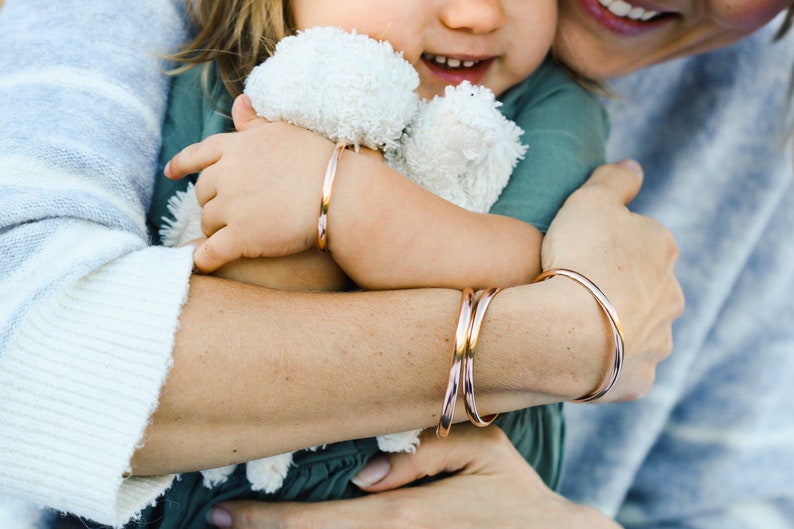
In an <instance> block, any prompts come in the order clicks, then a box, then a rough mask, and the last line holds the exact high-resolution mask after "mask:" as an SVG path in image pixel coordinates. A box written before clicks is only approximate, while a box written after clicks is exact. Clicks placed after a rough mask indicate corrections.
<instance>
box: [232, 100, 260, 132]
mask: <svg viewBox="0 0 794 529" xmlns="http://www.w3.org/2000/svg"><path fill="white" fill-rule="evenodd" d="M232 121H234V128H235V129H236V130H237V132H242V131H244V130H247V129H249V128H251V127H253V126H255V125H261V124H263V123H268V121H267V120H266V119H265V118H262V117H259V116H257V114H256V110H254V107H253V106H252V105H251V98H250V97H248V96H247V95H246V94H240V95H239V96H237V98H236V99H235V100H234V104H233V105H232Z"/></svg>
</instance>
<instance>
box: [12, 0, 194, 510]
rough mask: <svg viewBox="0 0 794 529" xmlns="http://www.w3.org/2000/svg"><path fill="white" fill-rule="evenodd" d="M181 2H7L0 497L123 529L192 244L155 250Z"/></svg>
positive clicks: (148, 487) (137, 487)
mask: <svg viewBox="0 0 794 529" xmlns="http://www.w3.org/2000/svg"><path fill="white" fill-rule="evenodd" d="M181 6H182V2H181V1H179V0H173V1H171V0H140V1H136V2H123V1H120V0H102V1H101V2H97V1H93V0H74V1H71V2H69V3H68V4H63V3H60V2H50V1H45V0H7V1H6V2H5V5H4V6H3V8H2V9H1V10H0V72H2V75H1V76H0V425H2V426H0V491H2V492H3V493H4V494H7V495H9V496H14V497H16V498H18V499H20V500H24V501H27V502H30V503H33V504H41V505H47V506H49V507H52V508H54V509H56V510H61V511H69V512H73V513H77V514H79V515H81V516H85V517H87V518H90V519H93V520H97V521H99V522H102V523H105V524H109V525H121V524H123V523H125V522H127V521H128V520H129V519H130V518H131V517H134V516H135V515H136V514H137V513H138V512H139V511H140V510H141V509H142V508H143V507H145V506H146V505H148V504H150V503H151V502H152V501H154V499H155V498H157V496H159V495H160V494H161V493H162V492H163V491H164V490H165V489H166V488H167V487H168V486H169V484H170V483H171V481H172V477H171V476H161V477H152V478H130V479H124V478H123V477H122V475H123V474H124V472H125V471H127V470H128V465H129V459H130V456H131V455H132V453H133V451H134V449H135V447H136V445H137V444H138V443H139V442H141V440H142V439H141V438H142V436H143V433H144V430H145V428H146V426H147V423H148V420H149V416H150V414H151V413H152V411H153V410H154V409H155V407H156V406H157V400H158V395H159V391H160V388H161V386H162V384H163V382H164V380H165V377H166V375H167V373H168V369H169V367H170V366H171V350H172V347H173V341H174V333H175V330H176V328H177V322H178V320H177V317H178V315H179V311H180V308H181V306H182V304H183V302H184V300H185V297H186V293H187V288H188V278H189V275H190V270H191V266H192V256H191V250H190V249H189V248H187V249H171V248H155V247H150V246H149V237H148V234H147V231H146V225H145V222H144V219H145V212H146V209H147V207H148V205H149V200H150V193H151V190H152V185H153V179H154V178H155V174H154V173H155V164H156V154H157V151H158V149H159V145H160V130H161V120H162V116H163V111H164V108H165V104H166V99H167V97H166V96H167V87H168V84H167V79H166V77H165V76H164V75H163V71H164V68H165V67H166V65H165V64H164V62H163V61H161V60H160V59H159V58H158V57H159V56H161V55H162V54H164V53H167V52H169V51H172V50H174V49H175V46H176V45H177V44H179V43H180V41H182V40H183V39H184V37H185V34H186V33H185V32H186V28H185V26H184V22H185V19H184V14H183V13H182V12H181V9H182V7H181Z"/></svg>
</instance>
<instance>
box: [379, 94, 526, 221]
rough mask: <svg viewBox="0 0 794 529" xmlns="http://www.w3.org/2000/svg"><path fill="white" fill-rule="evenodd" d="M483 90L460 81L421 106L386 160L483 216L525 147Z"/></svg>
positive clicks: (513, 126)
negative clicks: (441, 94)
mask: <svg viewBox="0 0 794 529" xmlns="http://www.w3.org/2000/svg"><path fill="white" fill-rule="evenodd" d="M500 105H501V103H499V102H498V101H496V99H495V98H494V96H493V92H491V91H490V90H489V89H488V88H486V87H484V86H473V85H472V84H470V83H468V82H464V83H462V84H460V85H458V86H448V87H446V89H445V93H444V97H435V98H433V99H432V100H431V101H429V102H427V103H425V104H423V106H422V107H421V108H420V110H419V112H418V113H417V115H416V117H415V119H414V121H413V122H412V123H411V124H409V126H408V128H407V130H406V132H405V135H404V136H403V138H402V139H401V142H400V144H399V145H398V147H397V149H396V151H395V152H388V153H387V157H386V159H387V161H388V162H389V164H390V165H391V166H392V167H394V168H395V169H397V170H399V171H401V172H403V174H405V175H407V176H408V177H409V178H411V180H413V181H414V182H416V183H418V184H420V185H422V186H423V187H425V188H426V189H428V190H430V191H432V192H434V193H436V194H437V195H439V196H441V197H443V198H445V199H447V200H449V201H450V202H454V203H455V204H457V205H458V206H461V207H464V208H466V209H469V210H472V211H477V212H480V213H484V212H487V211H488V210H489V209H490V207H491V206H492V205H493V203H494V202H496V199H497V198H499V194H500V193H501V192H502V189H503V188H504V186H505V185H506V184H507V181H508V180H509V179H510V175H511V173H512V172H513V168H515V166H516V164H517V163H518V161H519V160H520V159H521V158H523V156H524V154H525V153H526V150H527V147H526V146H525V145H523V144H522V143H521V134H523V131H522V130H521V128H520V127H518V125H516V124H515V123H513V122H512V121H510V120H508V119H507V118H505V117H504V116H503V115H502V114H501V113H500V112H499V110H498V109H499V106H500Z"/></svg>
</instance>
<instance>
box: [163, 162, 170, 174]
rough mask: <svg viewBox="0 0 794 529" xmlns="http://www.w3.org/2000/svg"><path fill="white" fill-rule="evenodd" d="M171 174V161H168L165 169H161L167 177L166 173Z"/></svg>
mask: <svg viewBox="0 0 794 529" xmlns="http://www.w3.org/2000/svg"><path fill="white" fill-rule="evenodd" d="M169 172H171V161H170V160H169V161H168V163H167V164H165V167H164V168H163V174H164V175H165V176H168V173H169Z"/></svg>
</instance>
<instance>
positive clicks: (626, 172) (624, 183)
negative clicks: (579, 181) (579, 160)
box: [582, 160, 643, 205]
mask: <svg viewBox="0 0 794 529" xmlns="http://www.w3.org/2000/svg"><path fill="white" fill-rule="evenodd" d="M642 179H643V170H642V167H641V166H640V164H639V163H637V162H636V161H635V160H621V161H619V162H616V163H612V164H606V165H602V166H601V167H599V168H598V169H596V170H595V171H594V172H593V174H592V175H591V176H590V178H589V179H588V180H587V182H585V184H584V185H583V186H582V187H588V186H597V187H603V188H608V189H609V191H611V192H613V193H615V194H616V195H617V196H618V197H619V198H620V200H621V202H622V203H623V204H624V205H628V203H629V202H631V201H632V200H633V199H634V197H636V196H637V193H639V191H640V187H641V186H642Z"/></svg>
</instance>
